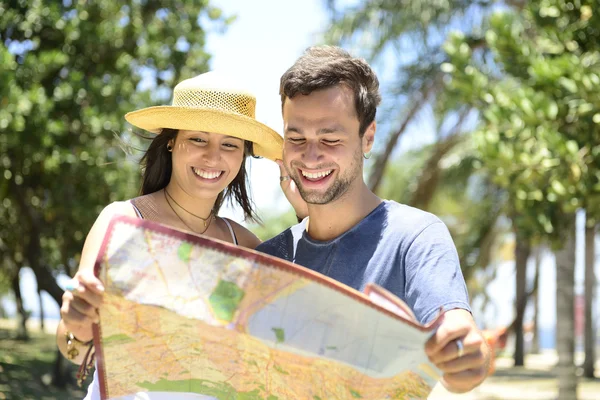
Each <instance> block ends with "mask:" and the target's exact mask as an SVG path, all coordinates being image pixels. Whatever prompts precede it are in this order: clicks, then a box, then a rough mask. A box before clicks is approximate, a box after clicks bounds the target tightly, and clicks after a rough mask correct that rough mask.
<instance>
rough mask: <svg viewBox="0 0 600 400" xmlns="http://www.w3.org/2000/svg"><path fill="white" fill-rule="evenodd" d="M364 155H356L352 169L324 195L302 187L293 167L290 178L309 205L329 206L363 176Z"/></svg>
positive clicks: (359, 153)
mask: <svg viewBox="0 0 600 400" xmlns="http://www.w3.org/2000/svg"><path fill="white" fill-rule="evenodd" d="M361 157H362V153H361V152H360V151H359V152H358V153H357V154H355V155H354V158H353V159H352V164H350V168H349V169H348V170H347V171H346V173H344V175H342V176H338V177H337V178H336V179H335V181H334V182H333V183H332V184H331V186H330V187H329V188H328V189H327V190H326V191H325V192H324V193H323V192H320V191H318V190H307V189H305V188H304V187H303V186H302V178H301V177H300V176H299V173H298V169H297V168H295V167H294V166H291V167H292V168H291V169H292V171H294V172H293V173H291V174H290V177H291V178H292V179H293V180H294V182H295V183H296V187H297V188H298V191H299V192H300V196H302V199H303V200H304V201H305V202H306V203H308V204H320V205H322V204H329V203H331V202H334V201H335V200H338V199H339V198H340V197H342V196H343V195H344V194H346V192H348V189H349V188H350V186H351V185H352V183H353V182H354V181H355V180H356V179H357V177H359V176H360V175H361V168H360V167H361V164H360V162H361V161H362V160H361ZM318 169H326V167H323V166H319V168H318Z"/></svg>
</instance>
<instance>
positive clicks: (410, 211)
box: [384, 200, 443, 233]
mask: <svg viewBox="0 0 600 400" xmlns="http://www.w3.org/2000/svg"><path fill="white" fill-rule="evenodd" d="M384 206H385V210H386V219H387V222H388V226H389V227H390V228H391V229H394V230H399V231H404V232H407V233H410V232H420V231H422V230H423V229H425V228H427V227H428V226H430V225H432V224H437V223H439V224H443V222H442V220H441V219H440V218H439V217H437V216H436V215H434V214H432V213H430V212H427V211H423V210H420V209H418V208H415V207H411V206H409V205H406V204H401V203H397V202H395V201H393V200H385V205H384Z"/></svg>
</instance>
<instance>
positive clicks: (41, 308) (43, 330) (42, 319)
mask: <svg viewBox="0 0 600 400" xmlns="http://www.w3.org/2000/svg"><path fill="white" fill-rule="evenodd" d="M38 299H39V301H40V331H42V332H45V329H44V301H43V299H42V290H41V289H40V285H39V283H38Z"/></svg>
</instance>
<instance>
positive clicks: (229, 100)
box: [173, 90, 256, 118]
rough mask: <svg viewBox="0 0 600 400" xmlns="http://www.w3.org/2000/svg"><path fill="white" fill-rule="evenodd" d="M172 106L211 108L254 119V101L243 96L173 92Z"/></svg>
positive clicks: (195, 91) (210, 92) (183, 91)
mask: <svg viewBox="0 0 600 400" xmlns="http://www.w3.org/2000/svg"><path fill="white" fill-rule="evenodd" d="M173 106H175V107H192V108H211V109H215V110H221V111H227V112H230V113H234V114H239V115H244V116H246V117H250V118H255V117H254V109H255V107H256V99H255V98H254V97H252V96H248V95H245V94H237V93H226V92H219V91H216V90H175V91H174V93H173Z"/></svg>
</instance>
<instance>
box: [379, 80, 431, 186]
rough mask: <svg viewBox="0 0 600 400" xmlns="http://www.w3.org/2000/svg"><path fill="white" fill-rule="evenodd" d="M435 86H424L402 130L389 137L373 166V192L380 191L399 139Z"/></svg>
mask: <svg viewBox="0 0 600 400" xmlns="http://www.w3.org/2000/svg"><path fill="white" fill-rule="evenodd" d="M434 86H436V84H432V83H426V84H425V85H424V86H423V88H422V90H421V91H420V92H419V94H418V98H415V99H413V103H412V104H413V105H412V107H410V108H409V110H408V111H407V113H406V116H405V117H404V121H402V124H401V125H400V128H398V130H396V131H395V132H394V133H392V134H391V135H390V136H389V138H388V141H387V144H386V145H385V150H384V151H383V153H382V154H380V155H378V156H377V157H376V158H375V164H374V165H373V170H372V172H371V175H370V176H369V180H368V183H369V188H370V189H371V191H372V192H374V193H377V189H379V185H380V184H381V180H382V178H383V173H384V172H385V167H386V165H387V162H388V160H389V158H390V157H391V155H392V151H393V150H394V149H395V148H396V144H398V139H400V136H402V134H404V132H406V128H407V127H408V126H409V125H410V122H411V121H412V120H413V118H414V117H415V115H417V113H418V111H419V110H421V108H422V107H423V106H424V105H425V104H426V103H427V101H428V100H429V95H430V94H431V92H432V91H433V90H434Z"/></svg>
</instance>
